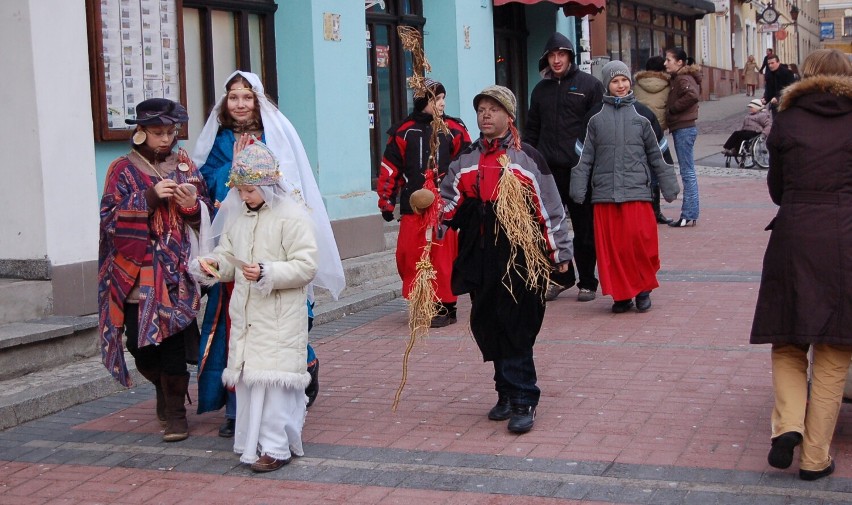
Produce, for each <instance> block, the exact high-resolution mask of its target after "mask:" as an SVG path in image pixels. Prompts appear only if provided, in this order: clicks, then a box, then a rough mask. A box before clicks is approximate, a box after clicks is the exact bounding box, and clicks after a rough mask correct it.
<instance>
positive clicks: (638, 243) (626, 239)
mask: <svg viewBox="0 0 852 505" xmlns="http://www.w3.org/2000/svg"><path fill="white" fill-rule="evenodd" d="M601 75H602V78H603V80H604V82H605V85H606V86H607V92H606V94H605V95H604V97H603V101H602V103H601V104H600V105H598V106H596V107H595V108H593V109H592V110H591V111H590V113H589V114H590V117H589V119H588V125H587V127H586V130H585V135H584V136H582V137H581V138H580V139H579V140H578V143H582V151H581V154H580V162H579V163H578V164H577V166H576V167H574V169H573V170H572V171H571V198H572V199H573V200H574V201H575V202H581V201H583V200H585V199H586V191H587V188H589V187H590V188H591V202H592V207H593V208H594V213H595V249H596V250H597V252H598V272H599V274H600V278H601V288H602V290H603V294H605V295H612V297H613V299H614V300H615V303H614V304H613V305H612V311H613V312H614V313H616V314H619V313H623V312H627V311H628V310H630V308H631V307H632V306H633V298H634V297H635V298H636V309H637V310H638V311H639V312H645V311H647V310H648V309H650V308H651V290H653V289H655V288H657V287H658V286H659V283H658V282H657V271H658V270H659V269H660V251H659V243H658V239H657V226H656V222H655V219H654V216H653V207H652V205H651V202H652V200H653V190H652V189H651V186H652V184H651V176H650V173H651V172H653V173H654V174H655V175H656V179H657V180H658V181H660V186H661V187H662V191H663V194H664V195H665V197H666V201H669V202H672V201H674V199H675V198H677V194H678V192H679V191H680V187H679V186H678V183H677V176H676V175H675V173H674V167H673V166H671V165H669V164H668V163H666V162H665V160H664V159H663V147H664V146H665V144H666V138H665V135H664V134H663V131H662V129H661V128H660V125H659V124H658V123H657V118H656V117H655V116H654V113H653V112H652V111H651V110H650V109H649V108H647V107H645V106H644V105H642V104H641V103H639V102H637V101H636V97H635V95H634V94H633V92H632V91H631V89H630V88H631V82H630V69H629V68H627V65H625V64H624V63H623V62H621V61H618V60H614V61H610V62H609V63H607V64H606V65H604V66H603V69H602V70H601ZM590 183H591V184H590Z"/></svg>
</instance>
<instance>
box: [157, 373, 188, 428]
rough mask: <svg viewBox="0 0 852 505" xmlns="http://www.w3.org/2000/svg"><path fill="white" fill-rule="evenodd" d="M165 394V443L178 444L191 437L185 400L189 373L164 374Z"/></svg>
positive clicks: (162, 376)
mask: <svg viewBox="0 0 852 505" xmlns="http://www.w3.org/2000/svg"><path fill="white" fill-rule="evenodd" d="M160 377H161V379H160V380H161V381H162V382H163V393H164V395H165V400H166V430H165V432H164V433H163V442H178V441H180V440H185V439H186V438H187V437H188V436H189V425H188V424H187V422H186V405H185V404H184V399H185V398H186V392H187V389H188V388H189V373H186V374H184V375H168V374H165V373H164V374H162V375H161V376H160Z"/></svg>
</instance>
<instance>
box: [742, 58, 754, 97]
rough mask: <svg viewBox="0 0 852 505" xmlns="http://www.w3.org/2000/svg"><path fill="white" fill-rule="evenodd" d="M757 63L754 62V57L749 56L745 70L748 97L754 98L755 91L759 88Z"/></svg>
mask: <svg viewBox="0 0 852 505" xmlns="http://www.w3.org/2000/svg"><path fill="white" fill-rule="evenodd" d="M757 74H758V71H757V63H755V61H754V55H752V54H750V55H748V61H746V64H745V68H743V77H744V78H745V85H746V96H754V89H755V88H756V87H757Z"/></svg>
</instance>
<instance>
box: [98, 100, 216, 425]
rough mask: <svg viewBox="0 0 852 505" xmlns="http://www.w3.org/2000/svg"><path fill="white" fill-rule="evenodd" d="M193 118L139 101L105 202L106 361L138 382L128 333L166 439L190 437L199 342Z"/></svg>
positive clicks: (102, 291)
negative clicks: (192, 350) (194, 349)
mask: <svg viewBox="0 0 852 505" xmlns="http://www.w3.org/2000/svg"><path fill="white" fill-rule="evenodd" d="M188 119H189V117H188V116H187V114H186V109H185V108H184V107H183V106H182V105H180V104H179V103H175V102H173V101H171V100H167V99H165V98H152V99H150V100H145V101H143V102H141V103H139V104H138V105H137V106H136V118H135V119H128V120H126V122H127V123H128V124H135V125H136V131H135V133H134V135H133V147H132V148H131V151H130V153H129V154H127V155H124V156H121V157H119V158H118V159H116V160H115V161H113V162H112V164H111V165H110V167H109V170H108V171H107V175H106V182H105V184H104V192H103V198H102V199H101V226H100V250H99V254H98V311H99V319H98V332H99V335H100V346H101V356H102V359H103V362H104V365H105V366H106V367H107V369H108V370H109V371H110V373H112V375H113V377H115V378H116V380H118V381H119V382H120V383H121V384H122V385H124V386H130V385H132V383H131V380H130V377H129V375H128V371H127V365H126V364H125V362H124V345H123V344H122V337H123V336H125V335H126V336H127V350H128V351H130V354H132V355H133V357H134V359H135V360H136V369H137V370H138V371H139V373H140V374H142V376H143V377H145V378H146V379H148V380H149V381H151V383H152V384H154V387H155V388H156V392H157V417H158V418H159V420H160V422H161V423H162V424H163V425H164V426H165V433H164V434H163V440H164V441H166V442H174V441H178V440H183V439H185V438H187V436H188V433H189V427H188V424H187V421H186V407H185V406H184V399H185V398H186V394H187V388H188V386H189V372H188V371H187V367H186V347H185V341H186V340H189V341H190V342H195V341H196V340H195V338H194V337H197V332H198V329H197V327H196V326H195V325H196V322H195V316H196V314H197V312H198V309H199V298H200V293H199V289H198V286H197V285H196V283H195V282H194V281H193V280H192V278H191V277H190V275H189V272H188V271H187V266H188V264H189V260H190V259H191V258H192V257H193V256H194V255H195V254H198V236H197V234H198V232H199V230H200V228H201V225H202V221H203V220H205V219H206V220H207V222H208V223H209V219H210V216H209V212H210V208H209V201H208V200H207V197H206V195H207V186H206V185H205V184H204V180H203V179H202V178H201V174H200V173H199V172H198V169H197V168H196V167H195V164H194V163H193V162H192V160H190V159H189V155H187V153H186V152H185V151H184V150H183V149H178V150H177V152H175V151H174V148H175V146H176V145H177V133H178V127H179V126H180V124H182V123H186V122H187V121H188Z"/></svg>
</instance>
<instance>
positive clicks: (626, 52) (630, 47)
mask: <svg viewBox="0 0 852 505" xmlns="http://www.w3.org/2000/svg"><path fill="white" fill-rule="evenodd" d="M633 32H634V28H633V27H631V26H622V27H621V61H623V62H624V63H625V64H626V65H627V66H628V68H633V59H634V58H633V55H634V54H635V53H636V40H635V37H634V33H633Z"/></svg>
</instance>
